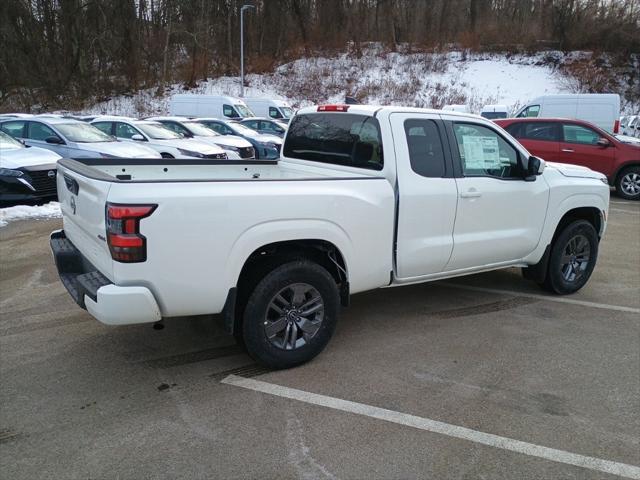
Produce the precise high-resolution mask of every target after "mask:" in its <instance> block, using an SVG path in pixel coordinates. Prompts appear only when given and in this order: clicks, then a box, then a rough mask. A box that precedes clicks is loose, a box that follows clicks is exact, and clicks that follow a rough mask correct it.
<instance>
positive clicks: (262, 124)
mask: <svg viewBox="0 0 640 480" xmlns="http://www.w3.org/2000/svg"><path fill="white" fill-rule="evenodd" d="M260 130H267V131H269V132H276V133H278V132H279V130H278V127H276V126H275V125H274V124H273V123H271V122H260Z"/></svg>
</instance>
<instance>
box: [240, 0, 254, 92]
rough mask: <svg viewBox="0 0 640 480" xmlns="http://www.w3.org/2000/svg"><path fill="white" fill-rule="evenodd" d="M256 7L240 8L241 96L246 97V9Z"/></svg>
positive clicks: (244, 6)
mask: <svg viewBox="0 0 640 480" xmlns="http://www.w3.org/2000/svg"><path fill="white" fill-rule="evenodd" d="M250 8H256V7H255V6H253V5H243V6H242V7H241V8H240V98H242V97H244V11H245V10H249V9H250Z"/></svg>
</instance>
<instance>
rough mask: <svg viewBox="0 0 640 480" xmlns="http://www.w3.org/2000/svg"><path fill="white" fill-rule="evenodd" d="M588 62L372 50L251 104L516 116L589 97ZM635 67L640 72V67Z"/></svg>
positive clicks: (298, 66)
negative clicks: (524, 108)
mask: <svg viewBox="0 0 640 480" xmlns="http://www.w3.org/2000/svg"><path fill="white" fill-rule="evenodd" d="M589 57H590V54H589V53H586V52H570V53H561V52H555V51H548V52H541V53H537V54H533V55H525V54H496V53H468V52H466V51H452V52H449V53H425V52H417V53H412V52H408V51H405V52H390V51H384V50H383V49H382V48H381V47H380V46H377V45H373V46H370V47H369V48H367V49H366V50H364V51H363V52H362V55H359V56H356V55H351V54H347V53H343V54H341V55H336V56H334V57H308V58H302V59H299V60H296V61H293V62H290V63H286V64H283V65H281V66H279V67H277V68H276V69H275V71H274V72H273V73H267V74H249V75H247V76H246V77H245V80H246V84H247V87H246V88H245V96H266V97H275V98H283V99H287V100H289V101H290V102H291V103H292V104H293V105H294V106H297V107H299V106H304V105H309V104H314V103H321V102H341V101H343V99H344V96H345V95H352V96H355V97H356V98H358V99H359V100H360V101H361V102H363V103H370V104H376V105H388V104H397V105H409V106H418V107H433V108H441V107H442V106H444V105H446V104H468V105H470V107H471V109H472V111H474V112H478V111H479V110H480V108H481V107H482V106H483V105H485V104H491V103H500V104H506V105H509V106H510V107H512V108H514V109H515V108H517V107H518V106H519V105H521V104H523V103H524V102H526V101H527V100H529V99H532V98H533V97H536V96H539V95H544V94H553V93H577V92H580V91H589V89H588V87H589V85H588V81H589V80H591V79H587V81H585V79H583V78H576V77H574V76H572V75H571V74H570V73H569V70H568V69H567V68H566V67H567V66H571V65H575V64H577V63H579V62H580V61H582V60H584V59H588V58H589ZM632 63H634V65H637V59H632ZM632 67H633V65H632ZM628 76H629V75H624V74H621V75H620V78H614V80H613V82H614V86H613V88H612V89H611V90H610V91H614V92H617V93H620V94H621V96H622V99H623V111H628V112H631V111H637V110H638V108H639V107H640V105H638V103H637V99H635V98H633V96H632V97H631V98H625V93H626V92H628V91H632V90H633V88H632V87H634V86H635V88H636V89H639V88H640V79H638V78H635V79H633V77H632V76H631V79H629V78H627V77H628ZM629 82H632V83H631V87H630V85H629ZM633 82H635V84H634V83H633ZM239 83H240V82H239V77H233V76H222V77H218V78H214V79H209V80H207V81H202V82H200V83H199V84H198V85H197V87H195V88H192V89H188V90H187V89H186V88H185V87H183V86H182V85H181V84H174V85H172V86H170V87H168V88H165V89H149V90H142V91H139V92H137V93H135V94H131V95H121V96H117V97H113V98H111V99H109V100H107V101H103V102H98V103H95V104H94V105H93V106H91V107H89V108H88V109H86V110H85V111H84V112H83V113H91V114H97V113H99V114H102V113H104V114H120V115H130V116H145V115H151V114H165V113H168V104H169V98H170V97H171V95H172V94H174V93H183V92H186V91H189V92H190V93H203V94H204V93H209V94H231V95H238V93H239ZM609 84H611V79H609ZM596 88H597V86H596Z"/></svg>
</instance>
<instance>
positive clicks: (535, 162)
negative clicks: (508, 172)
mask: <svg viewBox="0 0 640 480" xmlns="http://www.w3.org/2000/svg"><path fill="white" fill-rule="evenodd" d="M544 167H545V163H544V160H542V159H540V158H538V157H534V156H533V155H532V156H530V157H529V161H528V162H527V173H526V175H525V177H524V180H525V181H526V182H535V181H536V177H537V176H538V175H540V174H541V173H542V172H543V171H544Z"/></svg>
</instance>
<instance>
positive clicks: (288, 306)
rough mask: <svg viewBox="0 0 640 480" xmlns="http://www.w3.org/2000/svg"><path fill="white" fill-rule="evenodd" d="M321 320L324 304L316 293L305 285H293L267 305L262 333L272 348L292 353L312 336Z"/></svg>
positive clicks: (275, 296) (280, 292)
mask: <svg viewBox="0 0 640 480" xmlns="http://www.w3.org/2000/svg"><path fill="white" fill-rule="evenodd" d="M323 319H324V302H323V300H322V296H321V295H320V293H319V292H318V290H316V289H315V288H314V287H312V286H311V285H308V284H306V283H294V284H292V285H288V286H287V287H285V288H283V289H282V290H280V291H279V292H278V293H277V294H276V295H274V297H273V298H272V299H271V301H270V302H269V306H268V307H267V312H266V314H265V318H264V332H265V335H266V337H267V339H268V340H269V342H270V343H271V344H272V345H273V346H275V347H277V348H281V349H283V350H294V349H296V348H300V347H302V346H303V345H306V344H307V342H309V340H311V339H312V338H313V337H314V336H315V334H316V333H317V332H318V330H319V329H320V326H321V325H322V321H323Z"/></svg>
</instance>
